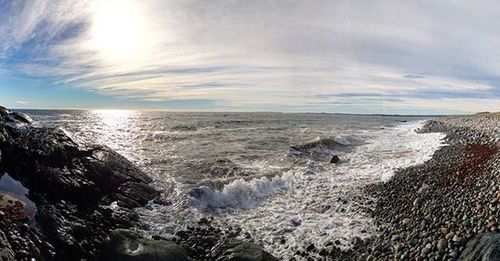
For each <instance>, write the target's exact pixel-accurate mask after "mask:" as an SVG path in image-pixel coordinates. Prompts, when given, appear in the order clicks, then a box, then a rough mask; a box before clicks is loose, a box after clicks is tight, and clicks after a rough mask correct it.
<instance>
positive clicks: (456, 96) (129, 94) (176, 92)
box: [0, 0, 500, 112]
mask: <svg viewBox="0 0 500 261" xmlns="http://www.w3.org/2000/svg"><path fill="white" fill-rule="evenodd" d="M103 2H104V3H103ZM107 2H109V3H106V1H76V2H75V1H69V0H57V1H34V0H33V1H28V0H25V1H2V0H0V8H2V13H5V14H7V15H5V16H2V17H1V18H0V59H1V61H2V62H1V63H0V70H1V71H4V73H5V72H7V73H12V74H14V73H15V74H22V75H29V76H36V77H43V78H48V79H51V81H52V82H53V83H54V84H58V85H65V86H70V87H72V88H81V89H88V90H94V91H97V92H99V93H102V94H105V95H111V96H116V97H122V98H125V99H138V100H144V101H151V102H161V101H168V100H176V101H179V100H181V101H182V100H208V101H212V102H213V105H214V106H215V107H217V106H219V107H220V108H223V109H227V108H233V109H237V108H251V109H259V108H264V109H268V108H270V109H277V110H293V108H292V107H293V106H295V107H296V108H300V109H303V110H310V111H321V110H331V111H335V110H336V109H337V108H338V109H341V110H349V106H352V108H353V110H356V111H358V110H363V109H362V107H363V105H366V106H365V110H366V111H367V112H368V111H371V110H372V109H373V108H374V107H373V106H375V107H377V106H378V108H382V109H383V108H386V107H389V108H396V110H397V108H399V110H400V111H405V110H414V109H415V108H425V109H426V110H429V111H432V110H436V112H439V111H440V110H442V111H453V110H455V111H482V110H500V87H499V84H500V63H499V62H498V61H500V51H498V48H497V44H496V43H498V42H500V28H499V27H497V26H495V21H496V18H497V17H499V15H500V11H499V10H500V4H498V3H496V2H495V1H487V2H488V4H485V5H478V4H475V3H470V2H467V1H453V2H445V1H442V2H441V1H432V2H431V1H421V2H402V1H327V0H313V1H299V0H289V1H264V0H257V1H244V0H237V1H225V0H223V1H203V0H187V1H159V0H158V1H132V0H123V1H113V0H109V1H107ZM110 3H111V4H110ZM119 3H122V4H123V3H126V4H128V5H130V6H133V8H134V12H138V13H139V14H140V16H139V18H140V19H139V20H138V21H137V24H138V25H137V26H140V28H139V29H137V31H138V32H139V33H140V34H139V36H140V37H139V38H140V39H138V40H137V39H135V40H137V42H134V43H133V44H134V45H136V47H135V49H133V50H134V52H133V53H132V52H129V53H128V54H127V55H126V57H125V56H123V55H122V56H123V57H117V56H116V55H115V54H114V53H113V52H112V51H113V46H112V47H109V46H104V47H103V46H102V44H101V45H99V46H98V45H96V41H95V26H96V24H95V23H96V19H97V18H96V14H99V13H100V10H101V9H100V8H102V6H103V5H108V6H109V5H110V6H113V5H117V4H119ZM482 6H484V7H482ZM495 6H496V7H498V8H494V7H495ZM117 8H118V7H117ZM109 19H113V17H110V18H109ZM101 26H102V25H101ZM129 26H131V27H135V25H129ZM125 29H130V30H132V28H125ZM117 30H118V28H117ZM120 30H121V29H120ZM132 40H134V39H132ZM135 40H134V41H135ZM108 41H111V40H108ZM112 43H113V44H115V46H114V47H115V48H120V45H121V44H131V43H125V42H124V43H115V42H112ZM96 46H97V47H96ZM109 48H111V50H107V51H103V49H109ZM259 106H260V107H259ZM336 106H337V107H336ZM360 107H361V109H360ZM291 108H292V109H291Z"/></svg>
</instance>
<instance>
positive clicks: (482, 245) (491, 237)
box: [458, 233, 500, 261]
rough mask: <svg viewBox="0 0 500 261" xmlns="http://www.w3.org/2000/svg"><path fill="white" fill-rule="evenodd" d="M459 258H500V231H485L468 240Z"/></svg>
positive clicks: (469, 260) (493, 260)
mask: <svg viewBox="0 0 500 261" xmlns="http://www.w3.org/2000/svg"><path fill="white" fill-rule="evenodd" d="M458 260H461V261H475V260H481V261H497V260H500V233H483V234H481V235H478V236H476V237H474V238H473V239H471V240H470V241H469V242H467V244H466V246H465V248H464V250H463V251H462V254H461V255H460V257H459V259H458Z"/></svg>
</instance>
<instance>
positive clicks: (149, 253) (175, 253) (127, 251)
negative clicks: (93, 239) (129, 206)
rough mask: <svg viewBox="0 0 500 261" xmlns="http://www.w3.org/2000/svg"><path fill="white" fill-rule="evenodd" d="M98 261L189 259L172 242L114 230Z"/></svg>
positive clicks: (184, 260)
mask: <svg viewBox="0 0 500 261" xmlns="http://www.w3.org/2000/svg"><path fill="white" fill-rule="evenodd" d="M99 260H103V261H104V260H123V261H136V260H137V261H140V260H144V261H146V260H175V261H187V260H189V259H188V256H187V253H186V250H184V248H182V247H181V246H179V245H177V244H175V243H173V242H170V241H165V240H152V239H147V238H144V237H142V235H141V234H139V233H137V232H134V231H131V230H126V229H116V230H113V231H111V233H110V235H109V238H108V239H107V240H106V241H105V242H104V245H103V248H102V251H101V254H100V256H99Z"/></svg>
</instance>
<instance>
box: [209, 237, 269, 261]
mask: <svg viewBox="0 0 500 261" xmlns="http://www.w3.org/2000/svg"><path fill="white" fill-rule="evenodd" d="M211 255H212V257H214V259H213V260H215V261H277V260H278V259H277V258H275V257H274V256H272V255H271V254H269V253H267V252H266V251H264V250H263V249H262V247H261V246H259V245H256V244H253V243H250V242H244V241H239V240H236V239H228V240H224V241H222V242H220V243H218V244H217V245H216V246H215V247H214V248H213V249H212V251H211Z"/></svg>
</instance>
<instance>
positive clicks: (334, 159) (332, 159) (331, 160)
mask: <svg viewBox="0 0 500 261" xmlns="http://www.w3.org/2000/svg"><path fill="white" fill-rule="evenodd" d="M339 162H340V158H339V156H337V155H333V156H332V158H331V159H330V163H339Z"/></svg>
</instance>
